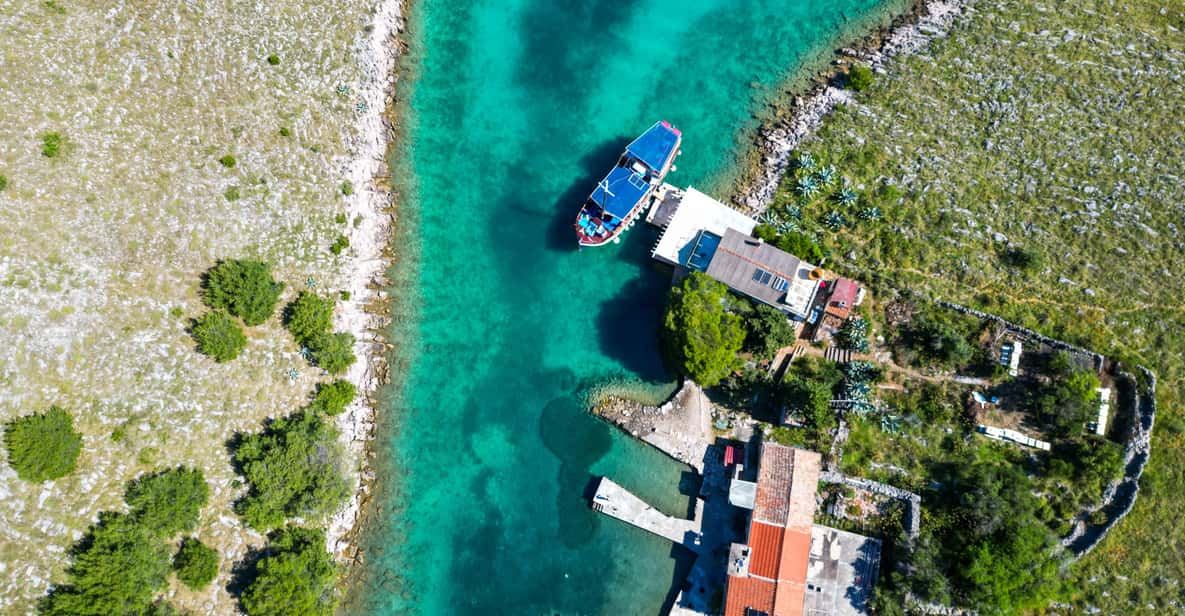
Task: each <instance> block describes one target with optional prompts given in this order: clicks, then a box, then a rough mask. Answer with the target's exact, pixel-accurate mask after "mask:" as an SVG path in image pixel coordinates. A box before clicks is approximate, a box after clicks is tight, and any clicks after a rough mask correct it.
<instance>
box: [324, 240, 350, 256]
mask: <svg viewBox="0 0 1185 616" xmlns="http://www.w3.org/2000/svg"><path fill="white" fill-rule="evenodd" d="M349 247H350V238H348V237H346V236H344V235H339V236H337V239H336V240H333V243H332V244H330V245H329V252H332V253H333V254H335V255H340V254H341V253H342V251H343V250H345V249H347V248H349Z"/></svg>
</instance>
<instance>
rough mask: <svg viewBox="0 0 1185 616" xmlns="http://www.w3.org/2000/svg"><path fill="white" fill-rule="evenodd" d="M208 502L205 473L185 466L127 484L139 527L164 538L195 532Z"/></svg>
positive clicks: (143, 477) (131, 505)
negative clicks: (179, 533) (184, 532)
mask: <svg viewBox="0 0 1185 616" xmlns="http://www.w3.org/2000/svg"><path fill="white" fill-rule="evenodd" d="M209 498H210V488H209V487H208V486H207V485H206V479H205V477H204V476H203V475H202V471H200V470H197V469H192V468H186V467H184V466H178V467H176V468H171V469H168V470H164V471H160V472H157V473H153V474H151V475H142V476H140V477H138V478H136V479H135V480H133V481H132V482H130V483H128V486H127V490H126V491H125V492H124V500H125V501H127V503H128V506H129V507H131V513H130V515H131V516H132V518H133V519H134V520H135V521H136V523H137V524H138V525H139V526H140V527H142V528H143V529H144V530H146V531H147V532H149V533H152V534H154V535H159V536H162V537H170V536H172V535H175V534H177V533H178V532H181V531H190V530H193V529H194V528H195V527H196V526H197V522H198V513H199V512H200V511H201V509H202V507H204V506H205V505H206V501H207V500H208V499H209Z"/></svg>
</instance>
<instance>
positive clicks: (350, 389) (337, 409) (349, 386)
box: [311, 379, 358, 416]
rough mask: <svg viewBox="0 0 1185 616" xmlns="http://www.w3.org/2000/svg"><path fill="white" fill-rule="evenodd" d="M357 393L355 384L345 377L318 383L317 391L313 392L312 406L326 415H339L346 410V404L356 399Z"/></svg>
mask: <svg viewBox="0 0 1185 616" xmlns="http://www.w3.org/2000/svg"><path fill="white" fill-rule="evenodd" d="M357 394H358V391H357V389H356V388H355V387H354V384H353V383H351V382H349V381H346V380H343V379H338V380H336V381H333V382H330V383H320V384H318V385H317V392H316V393H315V394H313V403H312V405H311V406H312V408H313V409H315V410H317V411H320V412H322V413H325V414H326V415H330V416H333V415H338V414H341V412H342V411H344V410H346V406H348V405H349V404H350V403H351V402H353V401H354V396H356V395H357Z"/></svg>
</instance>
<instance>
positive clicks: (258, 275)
mask: <svg viewBox="0 0 1185 616" xmlns="http://www.w3.org/2000/svg"><path fill="white" fill-rule="evenodd" d="M283 290H284V284H283V283H281V282H276V281H275V279H273V278H272V270H271V266H270V265H268V264H267V263H264V262H263V261H251V260H245V259H231V260H228V261H219V262H218V263H217V264H216V265H215V266H214V267H212V268H210V271H208V272H206V276H205V280H204V281H203V285H202V296H203V299H205V300H206V304H207V305H209V306H210V307H211V308H214V309H223V310H226V311H227V312H229V313H230V314H233V315H235V316H237V317H239V318H241V319H243V323H246V324H247V325H249V326H255V325H259V324H261V323H263V322H264V321H266V320H268V319H269V318H271V316H272V313H273V312H274V311H275V309H276V302H278V301H280V293H281V292H283Z"/></svg>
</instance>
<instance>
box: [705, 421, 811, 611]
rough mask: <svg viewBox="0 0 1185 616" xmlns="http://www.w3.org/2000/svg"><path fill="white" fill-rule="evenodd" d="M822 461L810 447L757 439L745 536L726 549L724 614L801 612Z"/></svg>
mask: <svg viewBox="0 0 1185 616" xmlns="http://www.w3.org/2000/svg"><path fill="white" fill-rule="evenodd" d="M821 462H822V457H821V456H820V455H819V454H818V453H816V452H813V451H806V450H803V449H795V448H793V447H786V446H784V445H777V444H774V443H764V444H763V445H762V447H761V462H760V464H759V466H758V471H757V495H756V498H755V499H754V504H753V515H752V518H751V519H750V522H749V535H748V541H747V543H744V544H740V543H734V544H732V549H731V551H730V554H729V562H728V585H727V588H726V592H725V602H724V615H725V616H756V615H758V614H764V615H766V616H798V615H800V614H802V613H803V602H804V598H805V594H806V582H807V561H808V559H809V557H810V552H811V528H812V526H813V524H814V517H815V490H816V488H817V486H818V483H819V471H820V467H821Z"/></svg>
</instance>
